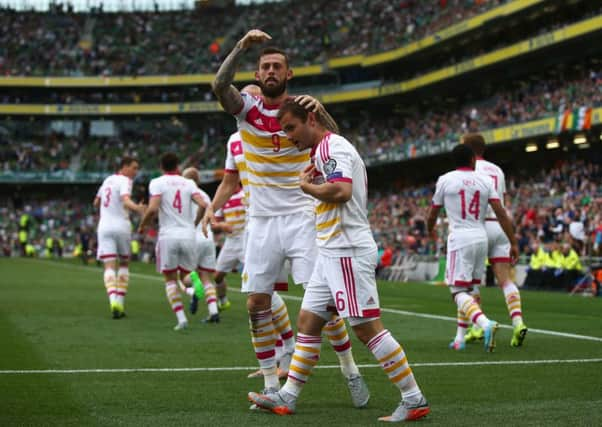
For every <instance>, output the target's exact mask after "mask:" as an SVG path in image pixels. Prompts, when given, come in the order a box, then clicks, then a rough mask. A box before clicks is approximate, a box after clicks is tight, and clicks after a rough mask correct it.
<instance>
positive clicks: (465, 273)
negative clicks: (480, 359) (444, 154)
mask: <svg viewBox="0 0 602 427" xmlns="http://www.w3.org/2000/svg"><path fill="white" fill-rule="evenodd" d="M452 156H453V158H454V162H455V164H456V168H457V169H456V170H454V171H451V172H448V173H446V174H445V175H442V176H440V177H439V179H438V180H437V186H436V190H435V194H434V196H433V204H432V206H431V208H430V211H429V214H428V219H427V228H428V231H429V233H431V234H433V232H434V229H435V224H436V222H437V216H438V215H439V211H440V209H441V208H445V212H446V213H447V217H448V220H449V223H450V233H449V236H448V237H447V264H446V272H445V280H446V283H447V284H448V286H449V288H450V291H451V293H452V296H453V299H454V302H455V303H456V305H457V307H458V313H459V319H460V320H461V321H459V322H458V329H457V333H456V337H455V339H454V340H453V341H452V342H451V343H450V348H452V349H455V350H462V349H464V345H465V344H464V334H465V333H466V328H467V327H468V322H469V321H471V322H472V323H473V324H477V325H479V326H480V327H481V328H483V331H484V345H485V350H486V351H488V352H491V351H493V349H494V348H495V334H496V331H497V329H498V324H497V322H495V321H493V320H489V319H488V318H487V316H486V315H485V314H484V313H483V311H482V310H481V307H480V306H479V304H478V303H477V302H476V301H475V299H474V298H473V296H472V295H471V292H472V289H473V286H475V285H479V284H480V283H481V280H482V277H483V275H484V272H485V258H486V257H487V232H486V230H485V217H486V215H487V205H488V204H489V206H491V208H492V209H493V212H494V214H495V216H496V217H497V219H498V220H499V223H500V226H501V227H502V229H503V230H504V233H505V234H506V236H507V237H508V240H509V241H510V247H508V254H507V256H508V257H509V258H511V259H512V260H516V259H518V245H517V242H516V238H515V236H514V230H513V227H512V222H511V221H510V218H509V217H508V215H507V214H506V211H505V210H504V207H503V206H502V204H501V202H500V198H499V195H498V193H497V191H495V188H494V187H493V183H492V182H491V180H490V179H486V178H485V177H483V176H482V175H481V174H479V173H477V172H475V170H474V168H475V162H476V157H475V154H474V152H473V151H472V149H471V148H470V147H469V146H467V145H463V144H460V145H458V146H456V147H454V149H453V150H452Z"/></svg>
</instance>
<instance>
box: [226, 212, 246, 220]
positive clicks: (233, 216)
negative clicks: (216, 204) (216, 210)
mask: <svg viewBox="0 0 602 427" xmlns="http://www.w3.org/2000/svg"><path fill="white" fill-rule="evenodd" d="M244 216H245V211H244V210H241V211H238V212H234V213H226V214H225V215H224V218H225V219H226V221H228V222H232V221H235V220H237V219H238V218H240V217H244Z"/></svg>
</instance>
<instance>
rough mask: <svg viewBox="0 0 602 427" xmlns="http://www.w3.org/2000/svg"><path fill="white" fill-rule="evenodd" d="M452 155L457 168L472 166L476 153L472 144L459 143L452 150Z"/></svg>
mask: <svg viewBox="0 0 602 427" xmlns="http://www.w3.org/2000/svg"><path fill="white" fill-rule="evenodd" d="M452 157H453V158H454V163H455V164H456V167H457V168H466V167H470V166H472V160H473V159H474V157H475V153H474V151H472V148H470V146H468V145H465V144H458V145H456V146H455V147H454V149H453V150H452Z"/></svg>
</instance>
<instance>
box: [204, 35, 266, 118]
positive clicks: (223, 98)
mask: <svg viewBox="0 0 602 427" xmlns="http://www.w3.org/2000/svg"><path fill="white" fill-rule="evenodd" d="M271 38H272V37H271V36H270V35H269V34H267V33H264V32H263V31H261V30H251V31H249V32H248V33H247V34H245V36H244V37H243V38H242V39H240V40H239V41H238V43H236V45H235V46H234V49H232V51H231V52H230V53H229V54H228V56H227V57H226V59H225V60H224V62H223V63H222V65H221V66H220V67H219V70H217V74H216V75H215V79H214V80H213V83H212V84H211V87H212V89H213V93H215V96H217V99H218V100H219V102H220V104H221V105H222V107H223V108H224V110H225V111H226V112H228V113H230V114H236V113H238V112H239V111H240V110H241V109H242V107H243V100H242V97H241V96H240V92H239V91H238V89H236V88H235V87H234V86H232V82H233V81H234V75H235V74H236V69H237V66H238V62H239V60H240V57H241V56H242V55H243V54H244V52H245V51H246V50H247V49H248V48H249V47H250V46H253V45H254V44H259V43H263V42H264V41H266V40H271Z"/></svg>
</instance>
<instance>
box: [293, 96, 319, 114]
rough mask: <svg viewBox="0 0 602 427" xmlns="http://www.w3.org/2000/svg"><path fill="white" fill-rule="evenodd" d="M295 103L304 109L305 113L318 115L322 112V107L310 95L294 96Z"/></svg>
mask: <svg viewBox="0 0 602 427" xmlns="http://www.w3.org/2000/svg"><path fill="white" fill-rule="evenodd" d="M295 102H296V103H297V104H299V105H300V106H302V107H303V108H305V109H306V110H307V111H311V112H314V113H319V112H320V111H324V106H323V105H322V104H321V103H320V101H318V100H317V99H316V98H314V97H313V96H311V95H298V96H295Z"/></svg>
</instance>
